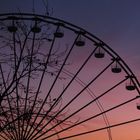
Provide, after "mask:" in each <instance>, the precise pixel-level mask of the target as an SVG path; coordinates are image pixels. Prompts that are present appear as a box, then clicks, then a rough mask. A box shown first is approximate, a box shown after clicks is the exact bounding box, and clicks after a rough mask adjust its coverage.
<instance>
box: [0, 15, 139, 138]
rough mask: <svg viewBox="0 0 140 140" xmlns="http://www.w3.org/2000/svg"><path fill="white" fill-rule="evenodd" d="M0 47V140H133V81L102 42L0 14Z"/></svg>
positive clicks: (66, 26)
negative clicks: (129, 139) (131, 139)
mask: <svg viewBox="0 0 140 140" xmlns="http://www.w3.org/2000/svg"><path fill="white" fill-rule="evenodd" d="M0 44H1V45H0V140H46V139H47V140H64V139H70V140H82V139H83V140H84V139H88V140H90V139H92V140H93V139H100V140H105V139H106V140H118V139H120V138H121V139H127V138H129V137H131V138H133V139H136V138H135V133H134V132H137V131H135V130H138V128H140V127H139V125H137V124H138V123H139V121H140V118H139V110H140V104H139V97H140V84H139V81H138V79H137V78H136V76H135V75H134V73H133V72H132V71H131V69H130V68H129V67H128V65H127V64H126V63H125V62H124V60H123V59H122V58H121V57H120V56H119V55H118V54H117V53H116V52H115V51H114V50H113V49H112V48H111V47H109V46H108V45H107V44H106V43H105V42H103V41H102V40H101V39H99V38H98V37H96V36H94V35H93V34H91V33H89V32H88V31H86V30H84V29H82V28H80V27H78V26H75V25H73V24H71V23H69V22H66V21H63V20H60V19H57V18H54V17H50V16H43V15H36V14H29V13H28V14H27V13H13V14H1V15H0ZM128 127H129V129H130V128H131V131H129V132H128V133H127V134H126V133H124V132H125V131H128ZM134 128H135V130H134V131H133V129H134Z"/></svg>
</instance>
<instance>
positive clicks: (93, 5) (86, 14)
mask: <svg viewBox="0 0 140 140" xmlns="http://www.w3.org/2000/svg"><path fill="white" fill-rule="evenodd" d="M34 1H35V2H34V3H35V9H36V12H38V13H44V11H45V7H44V6H43V3H42V2H41V0H40V2H38V0H34ZM139 5H140V1H139V0H86V1H84V0H69V1H68V0H50V1H49V8H50V9H51V10H50V11H52V8H53V14H52V15H53V16H55V17H58V18H61V19H63V20H66V21H68V22H71V23H73V24H75V25H77V26H80V27H83V28H84V29H86V30H87V31H89V32H91V33H93V34H94V35H96V36H97V37H99V38H100V39H102V40H103V41H104V42H106V43H107V44H108V45H109V46H111V47H112V48H113V49H114V50H115V51H116V52H117V53H118V54H119V55H120V56H121V57H122V58H123V59H124V60H125V62H126V63H127V64H128V65H129V66H130V68H131V69H132V70H133V72H134V73H136V75H137V77H138V78H139V79H140V72H139V71H140V39H139V37H140V14H139V13H140V8H139ZM18 9H20V10H21V11H23V12H27V11H28V12H32V0H24V1H23V0H12V1H11V0H1V4H0V12H13V11H15V12H16V11H18Z"/></svg>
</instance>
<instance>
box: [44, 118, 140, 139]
mask: <svg viewBox="0 0 140 140" xmlns="http://www.w3.org/2000/svg"><path fill="white" fill-rule="evenodd" d="M137 121H140V118H138V119H134V120H129V121H125V122H120V123H118V124H114V125H110V126H108V127H102V128H99V129H95V130H91V131H87V132H83V133H79V134H75V135H71V136H68V137H62V138H60V139H59V140H62V139H69V138H73V137H78V136H82V135H87V134H90V133H94V132H97V131H102V130H106V129H107V128H114V127H118V126H121V125H126V124H129V123H133V122H137ZM42 140H43V139H42Z"/></svg>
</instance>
